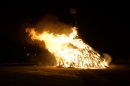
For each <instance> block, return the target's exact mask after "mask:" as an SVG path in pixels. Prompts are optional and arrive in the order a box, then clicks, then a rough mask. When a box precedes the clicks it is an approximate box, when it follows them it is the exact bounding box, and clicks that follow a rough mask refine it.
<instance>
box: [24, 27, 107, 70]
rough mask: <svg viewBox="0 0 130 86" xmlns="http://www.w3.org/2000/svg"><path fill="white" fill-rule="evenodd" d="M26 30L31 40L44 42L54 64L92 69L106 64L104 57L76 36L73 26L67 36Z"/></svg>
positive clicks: (104, 66)
mask: <svg viewBox="0 0 130 86" xmlns="http://www.w3.org/2000/svg"><path fill="white" fill-rule="evenodd" d="M26 32H29V35H30V36H31V39H32V40H40V41H43V42H44V43H45V46H46V47H45V48H46V49H47V50H48V51H49V52H50V53H52V54H53V55H54V56H55V59H56V65H55V66H60V67H73V68H92V69H97V68H106V67H107V66H108V65H107V62H106V61H105V59H103V58H101V57H100V54H99V53H98V52H96V51H94V50H93V49H92V48H91V47H90V46H89V45H88V44H85V43H84V42H83V40H82V39H80V38H79V37H78V34H77V29H76V28H75V27H74V28H72V33H70V34H69V35H68V36H67V35H66V34H54V33H50V32H47V31H43V32H42V33H41V34H39V33H37V32H36V31H35V30H34V28H32V29H29V28H28V29H26ZM50 60H51V59H50Z"/></svg>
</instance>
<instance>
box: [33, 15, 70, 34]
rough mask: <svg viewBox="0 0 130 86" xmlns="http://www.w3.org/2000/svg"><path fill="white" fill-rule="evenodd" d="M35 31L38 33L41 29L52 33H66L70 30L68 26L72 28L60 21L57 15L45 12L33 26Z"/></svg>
mask: <svg viewBox="0 0 130 86" xmlns="http://www.w3.org/2000/svg"><path fill="white" fill-rule="evenodd" d="M35 28H36V31H38V32H39V33H41V32H43V31H49V32H51V33H54V34H66V35H68V34H69V33H71V32H72V30H71V29H70V28H72V26H71V25H68V24H64V23H62V22H60V20H59V19H58V17H56V16H54V15H52V14H46V15H45V16H44V17H42V18H41V19H40V20H39V22H38V23H37V24H36V26H35Z"/></svg>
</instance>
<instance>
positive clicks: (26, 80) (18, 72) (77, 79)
mask: <svg viewBox="0 0 130 86" xmlns="http://www.w3.org/2000/svg"><path fill="white" fill-rule="evenodd" d="M129 67H130V66H129V65H111V67H110V68H106V69H74V68H55V67H49V66H13V67H0V86H93V85H98V86H99V85H100V86H130V74H129V73H130V68H129Z"/></svg>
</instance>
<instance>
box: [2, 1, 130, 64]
mask: <svg viewBox="0 0 130 86" xmlns="http://www.w3.org/2000/svg"><path fill="white" fill-rule="evenodd" d="M71 7H76V8H77V13H76V20H77V22H78V31H79V34H80V35H81V38H82V39H83V40H84V41H85V42H87V43H88V44H89V45H90V46H91V47H93V48H94V49H95V50H97V51H99V52H101V53H102V52H105V53H108V54H110V55H111V56H112V57H113V58H120V57H121V58H129V48H130V42H129V28H130V26H129V20H130V16H129V15H130V13H129V8H130V6H129V4H128V2H110V1H109V2H91V3H90V2H82V1H80V2H78V1H67V0H66V1H61V2H58V1H57V2H56V1H55V2H51V1H49V0H44V1H42V2H38V1H37V2H32V1H30V2H29V1H28V2H27V1H26V2H23V1H22V2H20V1H17V2H13V1H10V2H6V1H5V2H3V3H1V4H0V39H1V41H0V44H1V50H2V51H1V52H0V53H1V62H10V61H11V62H19V61H22V60H26V59H27V58H28V57H27V56H26V54H27V53H28V52H31V53H34V52H39V51H40V49H37V48H38V47H37V46H33V45H30V44H28V43H27V42H25V41H26V38H27V33H25V28H24V25H25V24H29V23H31V24H33V23H37V22H38V21H39V19H40V18H41V17H42V16H43V15H45V14H46V13H50V14H54V15H56V16H57V17H58V18H59V19H60V21H62V22H64V23H66V24H72V25H73V24H74V21H73V15H72V14H70V10H69V9H70V8H71ZM24 47H26V50H25V49H24ZM5 53H6V54H5ZM2 55H4V56H2Z"/></svg>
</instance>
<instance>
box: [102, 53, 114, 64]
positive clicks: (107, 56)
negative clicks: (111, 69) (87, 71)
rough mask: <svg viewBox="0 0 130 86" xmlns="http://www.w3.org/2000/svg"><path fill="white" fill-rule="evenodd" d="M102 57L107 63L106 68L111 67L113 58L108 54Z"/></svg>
mask: <svg viewBox="0 0 130 86" xmlns="http://www.w3.org/2000/svg"><path fill="white" fill-rule="evenodd" d="M102 57H103V59H105V61H106V62H107V63H106V66H109V65H110V63H111V61H112V57H111V56H110V55H109V54H107V53H102Z"/></svg>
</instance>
